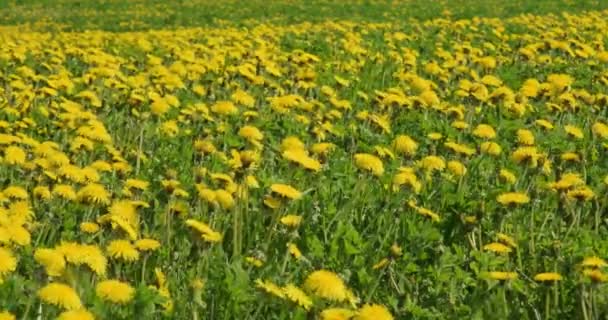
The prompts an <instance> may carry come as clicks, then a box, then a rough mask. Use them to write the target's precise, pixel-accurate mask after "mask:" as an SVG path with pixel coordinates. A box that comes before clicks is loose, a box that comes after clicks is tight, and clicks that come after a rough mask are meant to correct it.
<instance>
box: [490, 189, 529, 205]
mask: <svg viewBox="0 0 608 320" xmlns="http://www.w3.org/2000/svg"><path fill="white" fill-rule="evenodd" d="M496 201H498V203H500V204H502V205H505V206H507V205H514V204H525V203H528V202H530V197H528V195H526V194H525V193H520V192H507V193H503V194H501V195H499V196H498V197H497V198H496Z"/></svg>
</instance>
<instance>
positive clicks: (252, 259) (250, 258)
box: [245, 257, 264, 268]
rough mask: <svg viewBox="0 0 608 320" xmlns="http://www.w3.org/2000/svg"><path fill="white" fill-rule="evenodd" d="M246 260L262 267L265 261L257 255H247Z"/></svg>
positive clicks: (257, 266)
mask: <svg viewBox="0 0 608 320" xmlns="http://www.w3.org/2000/svg"><path fill="white" fill-rule="evenodd" d="M245 262H247V263H248V264H250V265H252V266H254V267H256V268H260V267H262V266H263V265H264V261H262V260H260V259H258V258H256V257H246V258H245Z"/></svg>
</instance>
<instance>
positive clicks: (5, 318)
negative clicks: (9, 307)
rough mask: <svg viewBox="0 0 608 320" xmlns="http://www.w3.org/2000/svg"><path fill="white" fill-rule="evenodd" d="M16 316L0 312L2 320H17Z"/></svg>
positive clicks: (0, 319)
mask: <svg viewBox="0 0 608 320" xmlns="http://www.w3.org/2000/svg"><path fill="white" fill-rule="evenodd" d="M15 319H17V318H16V317H15V315H13V314H12V313H10V312H8V311H0V320H15Z"/></svg>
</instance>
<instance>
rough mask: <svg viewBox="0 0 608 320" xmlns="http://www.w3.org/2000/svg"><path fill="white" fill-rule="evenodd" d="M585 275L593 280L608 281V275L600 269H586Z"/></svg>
mask: <svg viewBox="0 0 608 320" xmlns="http://www.w3.org/2000/svg"><path fill="white" fill-rule="evenodd" d="M583 275H584V276H586V277H588V278H589V279H591V281H593V282H608V275H606V274H605V273H603V272H602V271H600V270H598V269H585V270H583Z"/></svg>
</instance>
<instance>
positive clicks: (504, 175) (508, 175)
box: [499, 169, 517, 184]
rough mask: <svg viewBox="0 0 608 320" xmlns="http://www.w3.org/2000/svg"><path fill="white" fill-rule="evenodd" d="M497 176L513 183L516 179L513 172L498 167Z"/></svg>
mask: <svg viewBox="0 0 608 320" xmlns="http://www.w3.org/2000/svg"><path fill="white" fill-rule="evenodd" d="M499 177H500V179H501V180H502V181H504V182H506V183H509V184H514V183H515V182H516V181H517V177H516V176H515V174H514V173H513V172H511V171H509V170H507V169H500V172H499Z"/></svg>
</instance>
